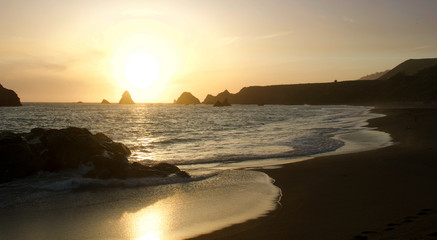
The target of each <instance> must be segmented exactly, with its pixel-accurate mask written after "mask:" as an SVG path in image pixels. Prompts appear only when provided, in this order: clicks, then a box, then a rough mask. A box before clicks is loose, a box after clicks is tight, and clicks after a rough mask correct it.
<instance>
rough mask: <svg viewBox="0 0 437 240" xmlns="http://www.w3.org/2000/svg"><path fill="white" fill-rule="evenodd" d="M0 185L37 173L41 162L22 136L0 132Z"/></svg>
mask: <svg viewBox="0 0 437 240" xmlns="http://www.w3.org/2000/svg"><path fill="white" fill-rule="evenodd" d="M0 159H1V160H0V183H2V182H7V181H10V180H12V179H14V178H22V177H26V176H29V175H32V174H35V173H36V172H38V171H39V170H40V169H41V168H42V166H43V160H42V159H41V158H40V157H39V156H38V155H37V154H35V153H34V152H33V151H32V149H31V148H30V146H29V144H27V141H26V139H24V138H23V136H20V135H18V134H15V133H12V132H7V131H6V132H0Z"/></svg>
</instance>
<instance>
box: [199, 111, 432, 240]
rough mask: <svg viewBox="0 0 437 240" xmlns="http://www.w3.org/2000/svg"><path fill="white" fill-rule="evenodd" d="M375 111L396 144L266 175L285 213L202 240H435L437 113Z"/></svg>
mask: <svg viewBox="0 0 437 240" xmlns="http://www.w3.org/2000/svg"><path fill="white" fill-rule="evenodd" d="M373 111H374V112H376V113H382V114H385V115H387V116H386V117H382V118H377V119H372V120H370V121H369V126H371V127H377V128H378V129H379V130H380V131H384V132H388V133H390V135H391V136H392V138H393V140H394V142H395V143H396V144H395V145H393V146H389V147H385V148H381V149H377V150H371V151H366V152H359V153H350V154H343V155H335V156H325V157H318V158H315V159H312V160H310V161H303V162H298V163H293V164H288V165H286V166H284V167H283V168H280V169H271V170H263V172H265V173H267V174H268V175H269V176H271V177H272V178H273V179H275V180H276V182H275V185H277V186H278V187H280V188H281V190H282V194H283V197H282V199H281V206H280V207H279V208H278V209H277V210H275V211H274V212H272V213H270V214H269V215H268V216H265V217H262V218H259V219H257V220H251V221H248V222H245V223H242V224H237V225H234V226H232V227H229V228H226V229H223V230H220V231H217V232H214V233H211V234H208V235H203V236H200V237H198V238H196V239H298V240H305V239H318V240H319V239H337V240H341V239H437V108H435V107H411V108H406V107H404V108H400V107H398V108H397V107H378V108H376V109H375V110H373Z"/></svg>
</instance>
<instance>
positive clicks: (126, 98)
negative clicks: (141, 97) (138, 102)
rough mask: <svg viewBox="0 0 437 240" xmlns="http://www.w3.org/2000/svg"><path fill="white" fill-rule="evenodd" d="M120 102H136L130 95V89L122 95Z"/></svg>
mask: <svg viewBox="0 0 437 240" xmlns="http://www.w3.org/2000/svg"><path fill="white" fill-rule="evenodd" d="M118 103H119V104H134V101H133V100H132V97H131V96H130V93H129V92H128V91H124V93H123V96H121V99H120V101H119V102H118Z"/></svg>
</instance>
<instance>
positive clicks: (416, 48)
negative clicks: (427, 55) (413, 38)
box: [409, 45, 435, 51]
mask: <svg viewBox="0 0 437 240" xmlns="http://www.w3.org/2000/svg"><path fill="white" fill-rule="evenodd" d="M434 47H435V46H434V45H424V46H417V47H413V48H410V49H409V50H410V51H418V50H425V49H430V48H434Z"/></svg>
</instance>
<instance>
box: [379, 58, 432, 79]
mask: <svg viewBox="0 0 437 240" xmlns="http://www.w3.org/2000/svg"><path fill="white" fill-rule="evenodd" d="M434 66H437V58H423V59H409V60H407V61H405V62H403V63H401V64H399V65H397V66H396V67H395V68H393V69H392V70H390V71H389V72H388V73H386V74H384V75H382V76H381V77H380V78H379V79H380V80H387V79H390V78H392V77H394V76H396V75H397V74H403V75H406V76H412V75H414V74H417V73H419V72H420V71H422V70H424V69H426V68H430V67H434Z"/></svg>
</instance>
